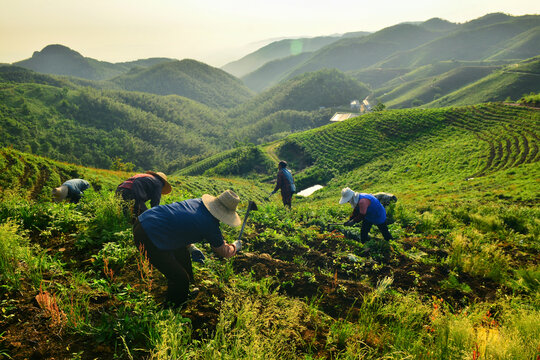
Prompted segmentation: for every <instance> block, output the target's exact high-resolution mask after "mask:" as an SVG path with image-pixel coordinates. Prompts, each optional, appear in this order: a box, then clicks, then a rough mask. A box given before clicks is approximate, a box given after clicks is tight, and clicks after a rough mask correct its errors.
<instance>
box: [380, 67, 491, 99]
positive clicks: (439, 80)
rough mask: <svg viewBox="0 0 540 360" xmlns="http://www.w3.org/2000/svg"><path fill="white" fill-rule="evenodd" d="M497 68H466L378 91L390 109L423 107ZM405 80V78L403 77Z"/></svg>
mask: <svg viewBox="0 0 540 360" xmlns="http://www.w3.org/2000/svg"><path fill="white" fill-rule="evenodd" d="M497 68H498V67H495V66H464V67H460V68H456V69H453V70H450V71H448V72H446V73H443V74H440V75H435V76H429V77H425V78H420V79H417V80H411V81H407V82H404V83H402V84H400V85H398V86H396V87H393V86H388V87H385V88H382V89H380V90H378V91H377V93H376V94H379V95H376V96H377V99H378V100H379V101H382V102H383V103H384V104H385V105H386V106H387V107H388V108H398V109H399V108H409V107H415V106H419V105H423V104H426V103H429V102H431V101H433V100H434V99H438V98H440V97H441V96H443V95H446V94H448V93H451V92H453V91H456V90H458V89H461V88H462V87H463V86H466V85H467V84H469V83H473V82H475V81H477V80H479V79H482V78H483V77H485V76H487V75H489V74H490V73H491V72H493V71H494V70H496V69H497ZM403 78H405V76H403Z"/></svg>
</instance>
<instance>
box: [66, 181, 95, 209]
mask: <svg viewBox="0 0 540 360" xmlns="http://www.w3.org/2000/svg"><path fill="white" fill-rule="evenodd" d="M62 185H65V186H66V187H67V188H68V194H67V198H68V199H70V200H71V202H74V203H78V202H79V200H81V197H82V194H83V192H84V191H85V190H86V189H88V188H89V187H90V183H89V182H88V181H86V180H83V179H70V180H67V181H66V182H64V183H63V184H62Z"/></svg>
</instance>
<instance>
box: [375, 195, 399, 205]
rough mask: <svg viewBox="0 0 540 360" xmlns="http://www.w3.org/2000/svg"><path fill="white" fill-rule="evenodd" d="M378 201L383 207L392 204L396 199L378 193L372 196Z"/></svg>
mask: <svg viewBox="0 0 540 360" xmlns="http://www.w3.org/2000/svg"><path fill="white" fill-rule="evenodd" d="M373 196H375V197H376V198H377V200H379V201H380V203H381V204H382V205H383V206H388V205H390V204H391V203H393V202H396V201H397V197H396V196H395V195H394V194H390V193H385V192H378V193H375V194H373Z"/></svg>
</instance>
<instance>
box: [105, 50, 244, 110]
mask: <svg viewBox="0 0 540 360" xmlns="http://www.w3.org/2000/svg"><path fill="white" fill-rule="evenodd" d="M110 81H111V82H112V83H114V84H117V85H118V86H119V87H120V88H121V89H124V90H129V91H142V92H148V93H152V94H157V95H179V96H184V97H187V98H190V99H193V100H195V101H198V102H200V103H203V104H206V105H208V106H214V107H233V106H235V105H238V104H241V103H243V102H245V101H246V100H248V99H249V98H251V97H252V96H253V94H252V92H251V91H250V90H249V89H248V88H247V87H246V86H245V85H244V84H243V83H242V82H241V81H240V80H239V79H238V78H235V77H234V76H232V75H230V74H228V73H226V72H225V71H223V70H221V69H218V68H214V67H212V66H209V65H206V64H204V63H201V62H198V61H196V60H191V59H184V60H181V61H178V60H175V61H169V62H165V63H159V64H156V65H154V66H149V67H145V68H139V67H137V68H133V69H131V70H130V71H129V72H128V73H126V74H122V75H120V76H118V77H116V78H114V79H111V80H110Z"/></svg>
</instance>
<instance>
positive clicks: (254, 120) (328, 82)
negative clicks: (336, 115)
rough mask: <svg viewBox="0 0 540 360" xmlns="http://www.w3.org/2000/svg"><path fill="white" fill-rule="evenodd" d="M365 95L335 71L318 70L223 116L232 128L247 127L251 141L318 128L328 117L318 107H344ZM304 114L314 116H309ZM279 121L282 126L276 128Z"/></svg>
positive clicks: (362, 88) (359, 85) (364, 90)
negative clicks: (285, 132) (311, 113)
mask: <svg viewBox="0 0 540 360" xmlns="http://www.w3.org/2000/svg"><path fill="white" fill-rule="evenodd" d="M367 95H369V90H368V89H367V88H366V86H365V85H363V84H362V83H360V82H358V81H356V80H354V79H352V78H349V77H347V76H346V75H345V74H343V73H341V72H339V71H337V70H321V71H317V72H314V73H306V74H303V75H300V76H298V77H296V78H294V79H291V80H288V81H284V82H282V83H280V84H278V85H276V86H274V87H272V88H271V89H268V90H267V91H265V92H263V93H261V94H259V95H257V96H256V97H254V98H253V99H251V100H250V101H248V102H246V103H244V104H242V105H240V106H237V107H236V108H234V109H232V110H230V111H229V112H228V113H227V116H228V117H229V118H230V119H231V120H230V123H231V124H232V125H233V126H240V127H245V126H247V127H249V128H250V129H249V130H246V131H249V135H248V137H249V140H250V141H254V140H256V139H257V138H263V137H264V136H267V135H272V134H275V133H279V132H282V131H290V130H291V129H306V128H309V127H313V126H319V125H321V124H323V123H326V122H327V121H328V120H329V119H330V117H331V115H332V114H331V113H329V112H328V111H326V110H324V109H321V108H332V107H338V106H347V107H348V106H349V104H350V101H351V100H353V99H363V98H365V97H366V96H367ZM291 110H292V111H294V112H290V111H291ZM320 110H323V111H322V112H321V111H320ZM306 111H309V112H315V113H314V115H313V116H309V115H308V114H306V113H305V112H306ZM278 112H279V115H278V114H277V113H278ZM321 115H322V116H321ZM329 116H330V117H329ZM276 121H277V123H276ZM280 122H281V123H284V125H286V126H285V127H279V126H276V125H279V124H278V123H280ZM287 123H290V124H289V125H287ZM255 128H259V129H261V130H260V131H259V130H255ZM239 134H241V135H243V134H244V133H243V132H242V131H239ZM238 139H239V140H241V139H243V138H242V137H240V136H239V137H238Z"/></svg>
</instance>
